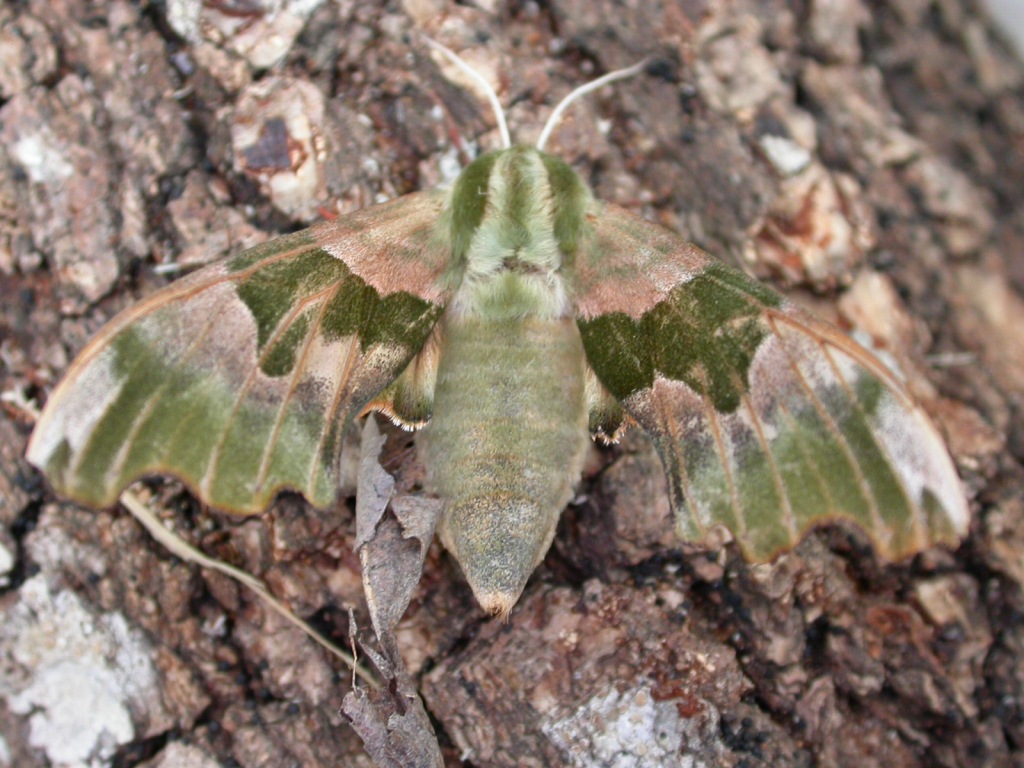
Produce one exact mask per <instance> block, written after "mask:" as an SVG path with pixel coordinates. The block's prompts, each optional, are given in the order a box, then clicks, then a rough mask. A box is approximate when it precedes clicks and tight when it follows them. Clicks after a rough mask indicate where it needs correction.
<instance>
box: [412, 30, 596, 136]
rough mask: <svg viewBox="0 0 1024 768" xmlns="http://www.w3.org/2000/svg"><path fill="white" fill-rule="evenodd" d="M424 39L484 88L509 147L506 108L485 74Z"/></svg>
mask: <svg viewBox="0 0 1024 768" xmlns="http://www.w3.org/2000/svg"><path fill="white" fill-rule="evenodd" d="M423 39H424V40H426V42H427V45H429V46H430V47H431V48H433V49H434V50H435V51H439V52H440V53H441V54H442V55H443V56H444V57H445V58H446V59H448V61H450V62H451V63H452V64H454V65H455V66H456V67H458V68H459V69H461V70H462V71H463V72H465V73H466V74H467V75H469V76H470V77H472V78H473V79H474V80H475V81H476V82H477V84H479V86H480V87H481V88H483V89H484V93H486V94H487V100H488V101H489V102H490V103H491V109H493V110H494V118H495V119H496V120H497V121H498V131H499V132H500V133H501V143H502V146H503V147H504V148H505V149H509V148H510V147H511V146H512V136H511V135H510V134H509V132H508V123H506V122H505V110H504V109H502V108H501V102H500V101H498V94H496V93H495V92H494V89H493V88H492V87H491V84H490V83H488V82H487V80H486V78H484V76H483V75H481V74H480V73H479V72H477V71H476V70H475V69H473V68H472V67H471V66H469V64H467V63H466V62H464V61H463V60H462V59H460V58H459V55H458V54H457V53H455V51H453V50H451V49H450V48H447V47H445V46H443V45H441V44H440V43H439V42H437V41H436V40H431V39H430V38H429V37H427V36H426V35H424V36H423ZM605 77H607V75H605Z"/></svg>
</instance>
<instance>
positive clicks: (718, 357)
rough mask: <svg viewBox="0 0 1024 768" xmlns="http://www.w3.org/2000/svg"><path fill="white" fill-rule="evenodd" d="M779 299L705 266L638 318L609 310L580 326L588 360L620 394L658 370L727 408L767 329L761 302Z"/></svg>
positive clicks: (647, 383) (734, 404)
mask: <svg viewBox="0 0 1024 768" xmlns="http://www.w3.org/2000/svg"><path fill="white" fill-rule="evenodd" d="M740 278H742V279H740ZM779 303H780V299H779V297H778V296H776V295H775V294H772V293H770V292H766V291H765V289H764V288H763V287H762V286H760V284H758V283H755V282H754V281H752V280H749V279H747V278H746V277H745V276H743V275H741V274H740V273H737V272H736V271H735V270H730V269H729V268H728V267H726V266H724V265H712V266H709V267H708V268H707V270H706V271H704V272H702V273H701V274H699V275H697V276H696V277H694V278H693V279H692V280H689V281H687V282H685V283H683V284H682V285H679V286H676V287H675V288H673V289H672V291H671V292H670V293H669V294H668V296H667V297H666V298H665V299H664V300H663V301H661V302H659V303H658V304H656V305H655V306H654V307H653V308H651V309H650V310H648V311H647V312H645V313H644V314H643V315H642V316H641V317H640V318H639V319H634V318H632V317H630V316H629V315H627V314H625V313H624V312H611V313H608V314H604V315H598V316H597V317H594V318H592V319H589V320H585V319H581V320H580V321H579V327H580V334H581V335H582V337H583V346H584V349H585V350H586V353H587V360H588V361H589V362H590V365H591V366H592V367H593V368H594V370H595V371H597V372H598V377H599V378H600V379H601V383H603V384H604V385H605V387H607V388H608V390H609V391H610V392H611V393H612V394H613V395H615V396H616V397H617V398H619V399H620V400H625V399H626V398H628V397H629V396H630V395H631V394H633V393H634V392H637V391H640V390H644V389H649V388H650V387H651V386H652V385H653V384H654V378H655V376H656V375H657V374H661V375H663V376H665V377H666V378H668V379H671V380H674V381H682V382H685V383H686V384H687V386H689V387H690V388H691V389H693V390H694V391H697V392H702V393H706V394H707V396H708V397H709V398H710V399H711V402H712V403H713V404H714V407H715V409H716V410H718V411H720V412H722V413H731V412H733V411H735V410H736V408H738V407H739V404H740V398H741V396H742V395H743V393H744V392H745V391H746V388H747V372H748V371H749V369H750V364H751V361H752V359H753V357H754V353H755V352H756V351H757V349H758V347H759V346H760V344H761V342H762V341H763V340H764V338H765V336H766V335H767V334H768V329H767V328H766V326H765V325H764V322H763V319H762V317H761V313H762V309H763V308H764V307H772V306H778V305H779Z"/></svg>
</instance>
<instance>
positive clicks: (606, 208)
mask: <svg viewBox="0 0 1024 768" xmlns="http://www.w3.org/2000/svg"><path fill="white" fill-rule="evenodd" d="M620 74H622V73H613V76H619V75H620ZM607 79H610V78H603V79H602V80H601V81H598V82H597V83H595V84H591V85H590V86H587V87H585V88H584V89H581V91H579V92H576V93H574V94H572V95H571V96H570V97H569V99H567V100H566V101H565V102H563V105H561V106H560V107H559V109H558V110H556V113H555V115H553V118H552V120H551V121H549V124H548V126H547V127H546V128H545V131H544V133H543V134H542V138H541V140H540V141H539V142H538V147H537V148H533V147H523V146H512V145H511V142H510V141H508V139H507V129H505V127H504V120H503V117H502V116H501V113H500V111H499V112H498V119H499V126H500V127H501V128H502V134H503V136H504V137H505V148H504V149H502V150H500V151H496V152H492V153H490V154H486V155H483V156H482V157H480V158H478V159H477V160H475V161H474V162H473V163H471V164H470V165H469V166H468V167H467V168H465V169H464V170H463V172H462V174H461V175H460V177H459V178H458V180H457V181H456V183H455V184H454V185H453V186H452V187H451V188H450V189H448V190H446V191H428V192H419V193H415V194H411V195H407V196H405V197H402V198H399V199H397V200H393V201H391V202H388V203H384V204H382V205H378V206H375V207H372V208H369V209H366V210H362V211H359V212H357V213H354V214H352V215H350V216H345V217H343V218H340V219H337V220H335V221H330V222H326V223H323V224H320V225H318V226H315V227H312V228H310V229H308V230H305V231H303V232H300V233H297V234H293V235H288V236H285V237H282V238H280V239H277V240H274V241H272V242H269V243H266V244H264V245H261V246H258V247H256V248H253V249H251V250H249V251H246V252H244V253H242V254H241V255H238V256H234V257H231V258H228V259H226V260H224V261H222V262H219V263H216V264H214V265H212V266H209V267H207V268H205V269H202V270H200V271H198V272H196V273H194V274H192V275H190V276H188V277H186V278H184V279H182V280H179V281H178V282H176V283H174V284H172V285H170V286H168V287H166V288H164V289H163V290H160V291H158V292H157V293H155V294H154V295H152V296H150V297H149V298H147V299H146V300H144V301H143V302H141V303H140V304H138V305H137V306H135V307H133V308H131V309H129V310H127V311H125V312H124V313H122V314H121V315H119V316H118V317H116V318H114V320H112V321H111V322H110V323H109V324H108V325H107V326H106V327H105V328H104V329H103V330H102V331H101V332H100V333H99V335H98V336H97V337H96V338H95V339H94V340H93V341H92V342H91V343H90V344H89V345H88V346H87V347H86V348H85V350H84V351H83V352H82V353H81V354H80V355H79V357H78V358H77V359H76V360H75V361H74V363H73V364H72V365H71V367H70V369H69V370H68V372H67V375H66V376H65V378H64V380H63V381H62V382H61V383H60V385H59V386H58V387H57V389H56V390H55V391H54V393H53V395H52V396H51V398H50V400H49V402H48V403H47V406H46V408H45V410H44V412H43V414H42V416H41V418H40V420H39V423H38V425H37V426H36V429H35V432H34V433H33V435H32V438H31V441H30V443H29V448H28V458H29V460H30V461H31V462H32V463H33V464H34V465H36V466H37V467H39V468H40V469H41V470H43V471H44V472H45V474H46V476H47V477H48V478H49V480H50V482H51V483H52V484H53V487H54V488H55V489H56V490H57V492H58V493H60V494H62V495H64V496H67V497H69V498H71V499H74V500H75V501H78V502H81V503H83V504H87V505H91V506H95V507H102V506H108V505H110V504H113V503H114V502H115V500H116V499H117V497H118V494H119V493H120V492H121V491H122V490H123V489H124V488H125V487H126V486H127V485H128V484H129V483H131V482H132V481H133V480H135V479H137V478H139V477H140V476H143V475H147V474H153V473H161V474H162V473H166V474H171V475H175V476H177V477H179V478H181V479H182V480H183V481H184V482H185V483H186V484H187V485H188V486H189V487H190V488H191V489H192V490H193V491H194V492H195V493H196V494H197V495H198V496H199V497H200V498H201V499H202V500H203V501H204V502H206V503H207V504H209V505H210V506H212V507H215V508H218V509H222V510H227V511H230V512H235V513H239V514H254V513H257V512H260V511H262V510H263V509H264V508H265V507H266V506H267V505H268V504H269V503H270V502H271V501H272V500H273V498H274V496H275V494H277V493H278V492H279V491H281V490H284V489H291V490H294V491H298V492H300V493H302V494H303V495H304V496H305V497H306V498H307V499H308V500H309V501H310V502H311V503H312V504H314V505H316V506H318V507H328V506H330V505H332V504H333V503H335V500H336V498H335V497H336V485H337V478H338V463H339V453H340V449H341V443H342V433H343V431H344V429H345V427H346V425H348V424H349V423H350V422H351V421H352V420H353V419H356V418H358V417H359V416H360V415H362V414H364V413H366V412H368V411H380V412H383V413H385V414H387V415H388V416H390V417H391V418H392V419H394V420H395V421H396V422H398V423H400V424H402V425H405V426H407V427H408V428H410V429H420V428H421V427H422V428H423V429H422V432H421V437H422V440H421V441H420V448H421V452H422V456H423V458H424V461H425V464H426V466H427V471H428V483H429V486H430V490H432V491H433V492H435V493H437V494H438V496H439V497H440V498H441V499H442V500H443V502H444V512H443V516H442V520H441V523H440V535H441V539H442V541H443V542H444V544H445V546H446V547H447V548H448V550H449V551H450V552H451V553H452V554H453V555H454V557H455V558H456V559H457V560H458V562H459V564H460V565H461V567H462V569H463V571H464V573H465V575H466V578H467V580H468V581H469V583H470V585H471V587H472V589H473V591H474V594H475V595H476V597H477V599H478V600H479V601H480V603H481V605H482V606H483V607H484V608H485V609H486V610H487V611H489V612H493V613H498V614H506V613H508V611H510V610H511V608H512V606H513V605H514V604H515V602H516V600H517V599H518V597H519V595H520V593H521V592H522V590H523V588H524V586H525V584H526V581H527V579H528V578H529V576H530V574H531V572H532V571H533V569H534V568H535V567H536V566H537V564H538V563H539V562H540V560H541V559H542V558H543V556H544V554H545V552H546V551H547V549H548V546H549V545H550V543H551V540H552V537H553V536H554V532H555V527H556V524H557V521H558V518H559V515H560V513H561V511H562V509H563V507H564V506H565V504H566V503H567V502H568V501H569V499H570V498H571V496H572V494H573V491H574V487H575V485H576V483H577V481H578V480H579V477H580V473H581V468H582V465H583V460H584V455H585V452H586V450H587V446H588V443H589V441H590V440H591V438H592V437H594V438H597V439H599V440H603V441H605V442H614V441H615V440H616V439H617V437H618V435H619V434H620V433H621V431H622V430H623V429H624V428H625V427H627V426H628V425H630V424H634V423H635V424H637V425H639V426H640V427H641V428H642V429H643V430H644V431H645V432H646V433H647V434H648V435H649V436H650V437H651V439H652V440H653V442H654V445H655V446H656V448H657V450H658V452H659V454H660V456H661V458H662V461H663V463H664V466H665V471H666V475H667V477H668V485H669V490H670V497H671V502H672V505H673V508H674V511H675V515H676V519H677V521H678V523H677V524H678V530H679V533H680V535H681V536H682V537H683V538H685V539H696V538H700V537H701V536H702V535H703V534H704V532H705V531H707V529H708V528H709V527H711V526H714V525H724V526H725V527H727V528H728V529H729V530H730V531H732V533H733V534H734V535H735V537H736V539H737V541H738V543H739V545H740V546H741V547H742V549H743V551H744V553H745V554H746V555H747V556H748V557H750V558H752V559H754V560H765V559H768V558H771V557H772V556H774V555H775V554H777V553H779V552H780V551H783V550H785V549H787V548H790V547H792V546H793V545H794V544H795V543H796V542H797V541H798V540H799V538H800V536H801V535H802V534H803V533H804V532H805V531H806V530H808V529H809V528H810V527H812V526H814V525H817V524H821V523H823V522H828V521H833V520H846V521H850V522H853V523H854V524H856V525H858V526H860V527H861V528H863V529H864V530H865V531H867V532H868V533H869V534H870V535H871V537H872V540H873V541H874V542H875V543H876V545H877V546H878V548H879V550H880V551H881V552H882V553H883V554H884V555H887V556H889V557H898V556H902V555H906V554H908V553H912V552H915V551H918V550H920V549H922V548H925V547H928V546H930V545H931V544H933V543H936V542H941V543H947V544H953V543H955V542H957V541H958V540H959V539H960V538H961V537H962V536H963V535H964V534H965V532H966V530H967V527H968V523H969V515H968V510H967V506H966V503H965V499H964V494H963V491H962V489H961V486H960V483H959V480H958V478H957V474H956V471H955V469H954V466H953V463H952V462H951V460H950V458H949V455H948V453H947V452H946V449H945V447H944V445H943V442H942V439H941V438H940V437H939V435H938V433H937V432H936V431H935V429H934V427H933V426H932V425H931V424H930V423H929V421H928V419H927V417H926V416H925V415H924V413H923V412H922V411H921V410H920V408H919V407H918V406H917V405H915V403H914V402H913V400H912V399H911V397H910V396H909V395H908V393H907V392H906V391H905V389H904V387H903V386H902V385H901V384H900V382H899V380H898V379H897V378H896V377H895V376H894V375H893V374H892V373H891V372H890V371H889V370H888V369H887V368H886V366H884V365H883V364H882V363H880V362H879V361H878V360H877V359H876V358H875V357H873V356H872V355H871V354H870V353H869V352H867V351H866V350H864V349H863V348H861V347H860V346H858V345H857V344H856V343H854V342H853V341H851V340H850V339H849V338H847V337H846V336H845V335H843V334H842V333H840V332H838V331H837V330H835V329H833V328H832V327H831V326H828V325H827V324H824V323H822V322H820V321H817V320H815V319H813V318H811V317H809V316H808V315H807V314H805V313H804V312H802V311H800V310H799V309H797V308H796V307H795V306H793V305H792V304H790V303H788V302H787V301H786V300H784V299H783V298H781V297H780V296H778V295H777V294H775V293H774V292H772V291H771V290H769V289H768V288H766V287H765V286H763V285H761V284H760V283H758V282H756V281H755V280H753V279H751V278H749V277H747V276H746V275H744V274H743V273H741V272H739V271H737V270H735V269H732V268H730V267H727V266H725V265H724V264H722V263H721V262H719V261H717V260H715V259H714V258H712V257H711V256H709V255H707V254H706V253H704V252H703V251H701V250H700V249H698V248H696V247H695V246H693V245H692V244H690V243H688V242H686V241H684V240H683V239H682V238H680V237H679V236H678V235H676V234H674V233H673V232H670V231H668V230H666V229H663V228H661V227H658V226H656V225H654V224H651V223H649V222H647V221H645V220H643V219H641V218H638V217H637V216H635V215H633V214H632V213H630V212H628V211H626V210H624V209H621V208H618V207H616V206H614V205H610V204H608V203H604V202H601V201H599V200H596V199H595V198H594V197H593V195H592V194H591V192H590V190H589V189H588V187H587V185H586V184H585V183H584V181H583V180H582V179H581V177H580V176H579V175H578V174H577V173H576V172H575V171H574V170H573V169H572V168H570V167H569V166H568V165H567V164H566V163H564V162H562V161H561V160H559V159H558V158H556V157H553V156H552V155H549V154H546V153H545V152H543V151H542V147H543V145H544V142H545V141H546V138H547V136H548V134H549V132H550V128H551V127H552V126H553V124H554V122H555V121H556V120H557V117H558V115H559V114H561V110H562V109H563V108H564V106H565V105H567V104H568V103H569V102H570V101H571V100H572V98H574V97H575V96H577V95H579V94H580V93H582V92H585V91H586V90H590V89H592V88H593V87H596V85H598V84H600V83H601V82H605V81H607ZM490 95H491V97H492V102H494V101H496V99H495V97H494V96H493V92H490Z"/></svg>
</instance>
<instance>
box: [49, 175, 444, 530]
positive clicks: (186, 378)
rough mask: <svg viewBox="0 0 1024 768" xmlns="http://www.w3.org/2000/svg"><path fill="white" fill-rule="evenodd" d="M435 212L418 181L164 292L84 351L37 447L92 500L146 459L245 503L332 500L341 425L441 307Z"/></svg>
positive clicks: (212, 500) (248, 509)
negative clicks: (416, 187) (418, 190)
mask: <svg viewBox="0 0 1024 768" xmlns="http://www.w3.org/2000/svg"><path fill="white" fill-rule="evenodd" d="M436 216H437V204H436V198H435V197H434V196H432V195H411V196H408V197H405V198H402V199H400V200H398V201H395V202H394V203H391V204H387V205H384V206H378V207H377V208H374V209H371V210H370V211H363V212H360V213H359V214H356V215H354V216H351V217H347V218H345V219H343V220H339V221H336V222H330V223H327V224H324V225H320V226H318V227H314V228H312V229H310V230H306V231H304V232H300V233H298V234H295V235H289V236H286V237H283V238H280V239H278V240H274V241H271V242H269V243H266V244H264V245H261V246H258V247H256V248H253V249H251V250H249V251H246V252H245V253H243V254H241V255H239V256H236V257H233V258H230V259H227V260H226V261H224V262H221V263H218V264H215V265H213V266H211V267H208V268H206V269H204V270H201V271H200V272H197V273H196V274H194V275H191V276H190V277H188V278H185V279H183V280H180V281H178V282H177V283H175V284H173V285H171V286H169V287H168V288H166V289H164V290H162V291H159V292H157V293H156V294H154V295H153V296H151V297H149V298H148V299H147V300H146V301H145V302H143V303H141V304H140V305H138V306H136V307H134V308H132V309H131V310H128V311H127V312H125V313H123V314H122V315H120V316H118V317H117V318H115V320H114V321H112V322H111V323H110V324H109V325H108V326H107V327H106V328H105V329H104V330H103V331H102V332H101V333H100V335H99V336H98V337H97V338H96V339H95V340H94V341H93V342H92V343H91V344H90V345H89V347H88V348H87V349H86V350H85V351H84V352H83V353H82V355H81V356H80V357H79V358H78V359H77V360H76V362H75V363H74V365H73V366H72V369H71V370H70V371H69V372H68V375H67V376H66V378H65V380H64V382H63V383H62V384H61V386H60V387H59V388H58V389H57V390H56V391H55V392H54V394H53V396H52V397H51V399H50V402H49V403H48V404H47V407H46V410H45V411H44V413H43V415H42V417H41V418H40V421H39V424H38V426H37V428H36V431H35V432H34V433H33V436H32V440H31V443H30V445H29V459H30V460H31V461H32V462H33V463H34V464H36V465H37V466H39V467H41V468H43V469H44V470H45V471H46V473H47V476H48V477H49V478H50V479H51V481H52V483H53V485H54V487H55V488H56V489H57V490H58V491H59V492H60V493H62V494H63V495H66V496H69V497H71V498H74V499H76V500H78V501H81V502H83V503H87V504H90V505H94V506H102V505H107V504H110V503H112V502H113V501H114V500H115V499H116V497H117V495H118V494H119V493H120V491H121V490H122V489H123V488H124V487H125V486H126V485H127V484H129V483H130V482H131V481H132V480H134V479H136V478H138V477H139V476H141V475H144V474H148V473H169V474H173V475H176V476H178V477H180V478H181V479H183V480H184V481H185V482H186V483H188V484H189V485H190V486H191V487H193V488H194V489H195V490H196V491H197V492H198V493H199V495H200V496H201V497H202V498H203V500H204V501H206V502H207V503H208V504H210V505H212V506H214V507H218V508H221V509H226V510H230V511H236V512H241V513H254V512H258V511H261V510H262V509H264V508H265V507H266V506H267V504H268V503H269V502H270V501H271V499H272V498H273V496H274V494H275V493H276V492H277V491H279V490H281V489H284V488H289V489H293V490H296V491H300V492H302V493H303V494H304V495H305V496H306V497H307V498H308V499H309V500H310V501H311V502H313V503H314V504H316V505H318V506H327V505H329V504H330V503H331V502H332V501H333V500H334V496H335V489H336V470H335V463H336V459H337V456H336V454H337V452H338V450H339V446H340V434H341V430H342V429H343V427H344V425H345V424H346V423H347V421H348V420H349V419H351V418H352V417H353V416H354V415H356V414H358V413H359V412H360V411H361V409H362V408H363V406H365V405H366V403H367V402H369V401H370V400H371V399H372V398H373V397H374V396H376V395H377V394H378V393H379V392H380V391H381V390H382V389H383V388H384V387H386V386H387V385H388V384H389V383H390V382H391V381H392V380H394V379H395V378H396V377H397V376H398V375H399V374H400V373H401V372H402V370H403V368H404V367H405V366H406V364H407V363H408V361H409V360H410V359H411V358H412V356H413V355H414V354H416V353H417V352H418V351H419V350H420V348H421V347H422V346H423V344H424V342H425V340H426V339H427V337H428V336H429V334H430V332H431V329H432V328H433V326H434V323H435V322H436V320H437V319H438V317H439V316H440V313H441V311H442V309H443V306H442V305H443V300H444V296H443V293H442V292H441V291H440V289H438V288H437V286H436V285H435V283H436V281H437V280H438V279H439V278H440V275H441V272H442V270H443V267H444V265H445V264H446V262H447V254H445V253H438V252H437V250H438V244H437V242H438V241H437V239H436V238H435V237H434V228H433V225H434V222H435V221H436ZM381 227H383V228H384V229H386V231H387V234H386V235H382V234H381V232H380V228H381Z"/></svg>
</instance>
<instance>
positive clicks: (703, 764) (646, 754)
mask: <svg viewBox="0 0 1024 768" xmlns="http://www.w3.org/2000/svg"><path fill="white" fill-rule="evenodd" d="M679 705H680V702H679V701H678V700H675V699H667V700H658V699H657V698H655V697H654V696H653V695H652V693H651V690H650V689H649V688H648V687H646V686H642V687H639V688H634V689H632V690H629V691H625V692H620V691H617V690H611V691H609V692H608V693H605V694H602V695H598V696H594V697H593V698H591V699H589V700H587V701H586V702H584V703H583V704H582V705H581V706H580V707H579V708H578V709H575V710H574V711H572V712H571V713H569V714H568V715H567V716H565V717H561V718H559V719H556V720H553V721H552V722H550V723H546V724H545V725H544V726H543V729H544V732H545V734H546V735H547V736H548V738H550V739H551V742H552V743H553V744H555V745H556V746H557V747H558V748H559V749H561V750H563V752H564V754H565V759H566V765H571V766H581V767H582V766H590V765H603V766H608V767H609V768H713V766H716V765H719V764H721V758H722V757H723V756H724V755H725V746H724V745H723V744H722V743H721V740H720V735H719V729H718V711H717V710H716V709H715V708H714V707H713V706H712V705H711V704H709V703H707V702H705V701H703V700H700V699H696V698H694V699H692V700H688V701H687V702H686V705H687V706H686V707H685V710H686V711H692V712H693V715H692V716H690V717H684V716H683V715H682V714H680V712H681V708H680V706H679Z"/></svg>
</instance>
